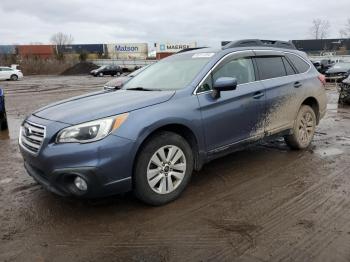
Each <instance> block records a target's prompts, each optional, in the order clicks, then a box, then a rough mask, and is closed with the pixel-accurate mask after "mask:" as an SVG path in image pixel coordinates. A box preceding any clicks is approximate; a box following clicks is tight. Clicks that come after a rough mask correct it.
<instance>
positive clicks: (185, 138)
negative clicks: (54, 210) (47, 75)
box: [19, 39, 326, 205]
mask: <svg viewBox="0 0 350 262" xmlns="http://www.w3.org/2000/svg"><path fill="white" fill-rule="evenodd" d="M324 84H325V81H324V77H323V76H322V75H321V74H320V73H319V72H317V70H316V69H315V67H314V66H312V63H311V62H310V60H309V59H308V57H307V55H306V54H305V53H303V52H300V51H298V50H296V49H295V47H294V45H293V44H291V43H289V42H282V41H266V40H264V41H263V40H258V39H253V40H240V41H236V42H231V43H229V44H227V45H226V46H224V47H222V48H221V49H210V48H206V49H199V50H193V51H188V52H182V53H179V54H175V55H173V56H170V57H167V58H165V59H162V60H160V61H159V62H157V63H155V64H153V65H151V66H150V67H149V68H147V70H144V71H143V72H141V73H139V74H138V75H136V76H135V77H133V78H132V79H130V80H129V81H127V82H126V83H125V84H124V85H123V87H122V88H121V89H120V90H118V91H116V92H109V91H100V92H95V93H91V94H86V95H83V96H79V97H75V98H72V99H68V100H64V101H61V102H57V103H55V104H51V105H48V106H46V107H43V108H41V109H38V110H36V111H35V112H33V113H32V114H31V115H29V116H28V117H27V118H26V119H25V120H24V121H23V123H22V125H21V128H20V134H19V145H20V151H21V154H22V156H23V159H24V166H25V168H26V170H27V172H28V173H29V175H31V176H32V177H33V178H34V179H35V180H37V181H38V182H39V183H41V184H42V185H43V186H44V187H45V188H47V189H48V190H50V191H52V192H54V193H56V194H59V195H61V196H75V197H82V198H95V197H101V196H106V195H112V194H117V193H121V192H126V191H130V190H132V191H133V192H134V194H135V195H136V196H137V197H138V198H139V199H140V200H142V201H144V202H145V203H148V204H151V205H162V204H165V203H168V202H170V201H173V200H174V199H176V198H178V197H179V196H180V194H181V193H182V192H183V191H184V189H185V188H186V186H187V185H188V183H189V181H190V179H191V175H192V172H193V170H200V169H201V167H202V166H203V165H204V164H205V163H207V162H209V161H211V160H213V159H215V158H218V157H220V156H223V155H225V154H229V153H231V152H233V151H237V150H239V149H242V148H244V147H245V146H247V145H251V144H252V143H257V142H260V141H262V140H266V139H272V138H275V137H279V136H281V137H284V139H285V142H286V144H287V145H288V146H289V147H290V148H291V149H295V150H302V149H305V148H307V147H308V146H309V145H310V144H311V142H312V140H313V136H314V133H315V129H316V125H317V124H318V123H319V122H320V120H321V118H322V117H323V116H324V115H325V112H326V94H325V88H324ZM252 190H253V189H252Z"/></svg>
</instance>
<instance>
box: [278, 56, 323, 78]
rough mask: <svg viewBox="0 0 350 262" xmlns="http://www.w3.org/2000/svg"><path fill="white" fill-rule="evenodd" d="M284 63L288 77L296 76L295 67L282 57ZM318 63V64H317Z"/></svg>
mask: <svg viewBox="0 0 350 262" xmlns="http://www.w3.org/2000/svg"><path fill="white" fill-rule="evenodd" d="M282 61H283V64H284V67H285V69H286V72H287V75H294V74H295V71H294V69H293V67H292V66H291V65H290V63H289V62H288V60H287V59H286V58H285V57H282ZM315 63H317V62H315Z"/></svg>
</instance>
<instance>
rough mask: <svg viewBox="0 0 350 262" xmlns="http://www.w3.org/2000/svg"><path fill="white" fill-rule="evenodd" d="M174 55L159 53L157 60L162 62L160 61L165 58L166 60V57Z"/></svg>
mask: <svg viewBox="0 0 350 262" xmlns="http://www.w3.org/2000/svg"><path fill="white" fill-rule="evenodd" d="M173 54H174V53H169V52H158V53H157V54H156V59H157V60H160V59H163V58H166V57H168V56H171V55H173Z"/></svg>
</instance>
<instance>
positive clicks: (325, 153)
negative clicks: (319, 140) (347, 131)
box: [314, 147, 344, 157]
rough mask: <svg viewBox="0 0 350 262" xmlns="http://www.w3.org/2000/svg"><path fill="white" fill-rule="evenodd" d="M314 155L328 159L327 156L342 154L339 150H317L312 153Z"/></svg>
mask: <svg viewBox="0 0 350 262" xmlns="http://www.w3.org/2000/svg"><path fill="white" fill-rule="evenodd" d="M314 152H315V153H316V154H318V155H320V156H322V157H328V156H336V155H341V154H343V153H344V151H343V150H341V149H339V148H335V147H334V148H319V149H317V150H315V151H314Z"/></svg>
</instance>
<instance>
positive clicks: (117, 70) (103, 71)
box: [90, 65, 123, 76]
mask: <svg viewBox="0 0 350 262" xmlns="http://www.w3.org/2000/svg"><path fill="white" fill-rule="evenodd" d="M122 73H123V69H122V68H121V67H120V66H117V65H107V66H100V67H99V68H97V69H94V70H91V72H90V74H91V75H93V76H104V75H110V76H120V75H121V74H122Z"/></svg>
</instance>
